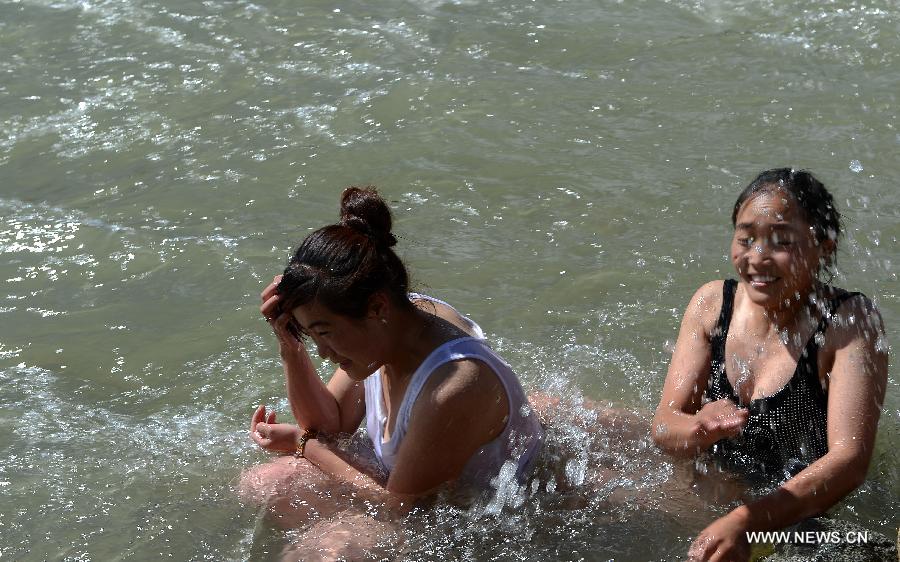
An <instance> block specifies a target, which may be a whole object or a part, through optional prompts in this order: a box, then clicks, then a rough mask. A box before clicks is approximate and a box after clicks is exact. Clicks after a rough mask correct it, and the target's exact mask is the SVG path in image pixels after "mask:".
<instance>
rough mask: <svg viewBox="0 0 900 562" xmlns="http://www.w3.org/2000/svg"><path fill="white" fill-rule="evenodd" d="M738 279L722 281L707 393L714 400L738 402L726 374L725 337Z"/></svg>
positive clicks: (712, 338) (713, 335)
mask: <svg viewBox="0 0 900 562" xmlns="http://www.w3.org/2000/svg"><path fill="white" fill-rule="evenodd" d="M737 285H738V284H737V281H735V280H734V279H726V280H725V281H724V282H723V283H722V310H721V311H720V312H719V319H718V320H717V321H716V327H715V328H713V332H712V337H711V339H710V345H711V346H712V350H711V351H712V363H711V366H712V369H711V370H710V373H709V382H708V383H707V388H706V393H707V395H708V396H709V398H710V399H712V400H719V399H720V398H731V399H732V400H734V401H735V402H737V396H736V395H735V392H734V389H732V388H731V383H730V382H729V381H728V377H727V376H726V375H725V339H726V338H727V337H728V327H729V326H730V325H731V315H732V312H733V311H734V295H735V293H736V292H737Z"/></svg>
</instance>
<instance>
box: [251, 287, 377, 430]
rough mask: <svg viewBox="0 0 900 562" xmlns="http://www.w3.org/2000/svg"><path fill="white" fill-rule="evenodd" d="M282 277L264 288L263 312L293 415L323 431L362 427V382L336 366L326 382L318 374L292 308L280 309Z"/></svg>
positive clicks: (308, 425) (308, 426)
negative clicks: (292, 326)
mask: <svg viewBox="0 0 900 562" xmlns="http://www.w3.org/2000/svg"><path fill="white" fill-rule="evenodd" d="M280 279H281V277H280V276H278V277H275V279H274V280H273V281H272V283H271V284H270V285H269V286H268V287H266V288H265V289H264V290H263V292H262V295H261V297H262V301H263V302H262V305H261V306H260V312H261V313H262V315H263V316H264V317H265V318H266V321H268V323H269V325H270V326H272V330H273V331H274V332H275V336H276V338H277V340H278V349H279V354H280V355H281V362H282V365H283V366H284V378H285V390H286V391H287V397H288V402H289V403H290V405H291V412H292V413H293V414H294V419H296V420H297V423H298V424H300V427H302V428H305V429H314V430H316V431H321V432H323V433H328V434H333V433H348V432H351V431H354V430H355V429H356V428H357V427H359V423H360V421H362V417H363V415H364V413H365V405H364V404H363V396H364V389H363V385H362V383H357V382H355V381H352V380H351V379H350V377H349V376H347V374H346V373H344V372H343V371H342V370H341V369H337V370H336V371H335V373H334V375H333V376H332V378H331V380H330V381H329V384H328V386H326V385H325V384H324V383H323V382H322V379H320V378H319V375H318V373H316V369H315V367H314V366H313V364H312V361H311V360H310V357H309V353H307V351H306V346H305V345H304V344H303V342H302V341H300V340H298V339H297V338H296V336H295V335H294V334H293V333H292V331H291V330H290V329H289V324H290V323H291V322H293V321H294V318H293V315H292V314H291V312H290V311H285V310H281V303H280V299H281V297H280V296H279V295H278V293H277V290H276V288H277V286H278V282H279V281H280Z"/></svg>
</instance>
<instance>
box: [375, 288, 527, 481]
mask: <svg viewBox="0 0 900 562" xmlns="http://www.w3.org/2000/svg"><path fill="white" fill-rule="evenodd" d="M410 298H413V299H423V298H424V299H428V300H431V301H434V302H439V303H441V304H443V305H446V306H450V305H448V304H447V303H445V302H443V301H439V300H438V299H434V298H431V297H427V296H425V295H418V294H411V295H410ZM450 308H452V307H450ZM464 318H465V317H464ZM465 320H466V321H467V322H469V323H470V324H471V326H472V327H473V332H474V333H476V334H477V335H478V336H479V337H463V338H458V339H455V340H451V341H448V342H446V343H444V344H442V345H440V346H438V347H437V348H435V350H434V351H432V352H431V354H430V355H429V356H428V357H426V358H425V361H423V362H422V364H421V365H419V367H418V369H416V371H415V372H414V373H413V375H412V378H411V379H410V381H409V386H408V387H407V388H406V393H405V394H404V395H403V400H402V401H401V402H400V408H399V410H398V411H397V415H396V418H397V419H396V422H395V424H394V431H393V433H391V437H390V439H388V440H384V430H385V424H386V423H387V413H386V412H385V407H384V400H383V394H382V387H381V372H380V371H376V372H374V373H373V374H372V375H371V376H369V377H368V378H366V380H365V389H366V431H367V432H368V434H369V438H370V439H371V440H372V445H373V446H374V448H375V454H376V456H377V457H378V460H379V461H380V462H381V464H382V465H383V466H384V468H385V469H386V470H387V471H388V472H390V471H391V470H393V468H394V461H395V459H396V457H397V452H398V451H399V450H400V444H401V443H402V442H403V438H404V437H405V436H406V431H407V428H408V426H409V417H410V414H411V413H412V409H413V405H414V404H415V402H416V399H417V398H418V397H419V393H420V392H421V391H422V388H423V387H424V386H425V383H426V382H428V378H429V377H430V376H431V374H432V373H433V372H434V371H435V370H436V369H437V368H438V367H440V366H441V365H444V364H445V363H449V362H450V361H458V360H460V359H477V360H479V361H482V362H483V363H485V364H486V365H487V366H489V367H490V368H491V370H493V371H494V373H495V374H496V375H497V378H498V379H500V382H501V383H502V384H503V389H504V390H505V391H506V397H507V399H508V401H509V419H508V420H507V422H506V427H504V429H503V431H502V432H501V433H500V434H499V435H498V436H497V437H495V438H494V439H493V440H492V441H491V442H489V443H487V444H485V445H484V446H482V447H481V448H480V449H479V450H478V451H476V452H475V454H474V455H472V458H470V459H469V461H468V462H467V463H466V466H465V467H464V468H463V471H462V473H461V474H460V476H459V478H458V479H457V484H460V485H463V486H476V487H484V486H486V485H487V484H488V483H489V482H490V480H491V478H493V477H495V476H497V474H498V473H499V472H500V469H501V468H502V467H503V465H504V464H506V463H507V462H512V463H514V465H515V466H516V476H517V478H518V479H519V480H520V481H521V480H522V479H523V478H524V477H525V476H526V474H527V472H528V469H530V468H531V465H532V464H533V461H534V459H535V458H536V457H537V453H538V452H539V450H540V447H541V444H542V443H543V437H544V432H543V429H542V428H541V424H540V421H539V420H538V417H537V414H536V413H535V412H534V411H533V410H532V408H531V406H530V404H529V403H528V397H527V396H525V391H524V390H523V389H522V386H521V385H520V384H519V379H518V377H517V376H516V374H515V373H514V372H513V370H512V368H511V367H510V366H509V364H507V363H506V362H505V361H504V360H503V359H502V358H500V356H499V355H497V354H496V353H494V350H492V349H491V348H490V347H489V346H488V344H487V342H485V340H484V336H483V335H482V331H481V328H480V327H479V326H478V325H477V324H475V323H474V322H472V321H471V320H470V319H468V318H465Z"/></svg>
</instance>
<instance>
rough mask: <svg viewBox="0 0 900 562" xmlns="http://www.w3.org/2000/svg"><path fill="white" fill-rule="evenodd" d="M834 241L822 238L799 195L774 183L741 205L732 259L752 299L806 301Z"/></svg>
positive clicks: (770, 304) (774, 303) (768, 303)
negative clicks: (804, 211)
mask: <svg viewBox="0 0 900 562" xmlns="http://www.w3.org/2000/svg"><path fill="white" fill-rule="evenodd" d="M833 246H834V243H833V242H832V241H830V240H826V241H824V242H823V243H817V241H816V238H815V236H814V234H813V230H812V229H811V228H810V225H809V223H808V222H807V221H806V220H805V219H804V218H803V214H802V212H801V210H800V209H799V208H798V206H797V203H796V200H795V199H794V198H793V197H792V196H791V195H790V194H789V193H787V192H786V191H784V190H783V189H779V188H778V187H772V188H771V189H767V190H764V191H760V192H759V193H758V194H756V195H754V196H752V197H751V198H750V199H748V200H747V201H745V202H744V204H743V205H742V206H741V208H740V210H739V211H738V213H737V217H736V221H735V230H734V238H733V239H732V242H731V261H732V263H733V264H734V267H735V270H736V271H737V273H738V276H739V277H740V279H741V281H742V282H743V283H745V285H746V287H747V294H748V295H749V297H750V299H751V300H752V301H753V302H755V303H757V304H760V305H762V306H765V307H766V308H770V309H779V308H785V307H790V306H794V305H797V304H798V303H800V302H802V303H806V296H807V295H808V294H809V293H810V292H811V291H813V289H814V287H815V283H816V275H817V273H818V271H819V268H820V267H821V263H823V262H824V260H825V259H826V258H827V257H828V255H829V254H830V252H831V251H832V250H833ZM797 295H799V296H800V300H798V299H797ZM786 301H789V302H788V304H786Z"/></svg>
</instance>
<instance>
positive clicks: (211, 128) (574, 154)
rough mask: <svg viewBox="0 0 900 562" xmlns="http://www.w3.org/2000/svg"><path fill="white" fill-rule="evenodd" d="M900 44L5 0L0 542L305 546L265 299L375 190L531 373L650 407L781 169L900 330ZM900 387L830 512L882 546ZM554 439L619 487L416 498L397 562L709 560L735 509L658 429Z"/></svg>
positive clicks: (721, 16) (106, 551)
mask: <svg viewBox="0 0 900 562" xmlns="http://www.w3.org/2000/svg"><path fill="white" fill-rule="evenodd" d="M898 31H900V18H898V15H897V11H896V5H895V4H894V3H893V2H889V1H887V0H871V1H868V0H867V1H855V0H854V1H851V0H834V1H829V2H817V1H813V0H802V1H796V2H775V1H771V0H769V1H759V2H750V1H744V0H721V1H715V0H710V1H702V0H669V1H664V0H641V1H635V2H622V1H618V2H616V1H607V0H601V1H594V0H591V1H588V0H572V1H562V0H547V1H526V0H493V1H483V2H475V1H469V0H461V1H455V2H440V1H434V0H423V1H420V2H375V3H372V2H360V1H358V0H338V1H334V2H321V1H311V2H302V3H298V2H285V1H272V2H265V3H251V2H246V1H231V2H225V1H219V0H209V1H205V2H189V3H185V2H175V1H173V0H160V1H155V2H143V1H139V0H80V1H75V0H55V1H54V0H46V1H42V0H17V1H9V0H3V1H0V174H2V175H0V178H2V180H0V181H2V183H0V254H2V259H0V284H2V286H3V290H2V292H0V299H2V300H0V383H2V384H0V404H2V414H0V415H2V419H3V428H4V431H3V432H2V434H0V453H2V459H3V460H2V462H0V504H2V505H0V557H2V558H3V559H9V560H13V559H16V560H44V559H49V560H114V559H115V560H118V559H128V560H155V559H158V558H162V557H167V558H170V559H176V560H187V559H192V560H200V559H209V560H221V559H234V560H240V559H248V558H249V559H257V560H266V559H275V558H277V557H278V555H279V552H280V549H281V547H282V545H283V544H285V543H286V542H289V540H290V534H288V536H286V535H285V534H284V533H283V532H282V531H280V530H278V528H277V526H275V525H273V524H272V523H271V521H270V520H269V519H267V518H266V517H264V516H263V515H261V514H260V513H258V512H257V511H256V510H255V509H253V508H252V507H249V506H244V505H241V504H240V503H239V502H238V500H237V499H236V498H235V495H234V493H233V492H232V486H233V483H234V480H235V478H236V477H237V476H238V474H239V473H240V470H241V469H242V468H244V467H247V466H250V465H252V464H255V463H258V462H261V461H263V460H265V458H266V455H265V454H263V453H261V452H259V451H257V450H256V449H255V447H254V446H253V445H252V443H251V442H250V441H249V440H248V438H247V428H246V426H247V422H248V419H249V416H250V413H251V412H252V409H253V407H254V405H257V404H260V403H267V404H270V405H274V406H276V408H278V409H279V410H280V411H281V412H282V415H283V416H285V417H287V416H289V414H288V410H287V408H286V403H285V401H284V399H283V398H282V396H283V382H282V375H281V372H280V365H279V362H278V359H277V353H276V347H275V343H274V340H273V338H272V337H271V335H270V334H269V332H268V329H267V326H266V324H265V323H264V322H263V320H262V319H261V318H260V317H259V315H258V312H257V306H258V294H259V291H260V290H261V289H262V287H263V286H264V284H265V283H266V282H267V281H268V280H270V279H271V277H272V275H274V274H275V273H277V272H278V271H279V270H280V269H281V268H282V267H283V265H284V263H285V260H286V257H287V255H288V252H289V251H290V249H291V247H292V246H293V245H294V244H296V243H297V242H298V241H299V240H300V239H301V238H302V237H303V236H304V235H305V234H306V233H308V232H309V231H310V230H311V229H313V228H316V227H319V226H322V225H324V224H326V223H329V222H332V221H333V220H334V219H335V218H336V214H337V201H338V194H339V193H340V190H341V189H342V188H343V187H344V186H346V185H349V184H374V185H377V186H378V187H379V188H380V189H381V191H382V193H383V194H384V195H385V197H386V198H387V199H389V201H390V202H391V205H392V207H393V209H394V211H395V214H396V223H397V225H396V226H397V227H396V233H397V234H398V237H399V238H400V245H399V251H400V253H401V255H402V256H403V257H404V258H405V259H406V260H407V262H408V264H409V266H410V268H411V270H412V274H413V277H414V281H415V286H416V288H417V289H418V290H420V291H422V292H426V293H429V294H432V295H434V296H437V297H440V298H443V299H445V300H448V301H450V302H452V303H453V304H455V305H456V306H457V307H458V308H459V309H460V310H461V311H463V312H465V313H467V314H469V315H471V316H472V317H473V318H475V319H476V320H478V321H479V322H480V323H481V325H482V326H483V327H484V328H485V331H486V332H487V333H488V336H489V338H490V339H491V341H492V342H493V343H494V345H495V347H496V348H497V349H499V350H500V351H501V353H502V354H503V355H504V356H505V357H506V358H507V360H509V362H510V363H511V364H512V365H513V366H514V367H515V369H516V370H517V371H518V372H519V373H520V374H521V376H522V379H523V382H524V384H525V385H526V386H527V387H528V388H529V389H530V390H543V391H550V392H553V393H556V394H558V395H561V396H563V397H565V398H567V399H572V401H573V402H574V401H577V400H576V398H577V397H580V396H584V397H588V398H591V399H594V400H598V401H600V402H601V403H604V404H605V403H609V404H614V405H616V406H619V407H624V408H628V409H630V410H633V411H635V412H637V413H638V415H644V416H646V414H647V412H649V411H652V409H653V408H654V407H655V405H656V401H657V399H658V394H659V390H660V388H661V385H662V381H663V379H664V376H665V369H666V364H667V361H668V358H669V355H670V352H671V347H672V342H673V341H674V339H675V336H676V330H677V326H678V322H679V319H680V315H681V311H682V309H683V307H684V305H685V304H686V302H687V300H688V298H689V297H690V296H691V294H692V293H693V291H694V290H695V289H696V287H698V286H699V285H700V284H702V283H703V282H704V281H707V280H710V279H713V278H721V277H724V276H728V275H730V274H731V273H732V270H731V265H730V263H729V262H728V260H727V257H726V252H727V248H728V244H729V240H730V224H729V220H730V209H731V206H732V205H733V202H734V199H735V197H736V195H737V193H738V192H739V190H740V189H741V188H742V186H743V185H745V184H746V183H747V182H748V181H749V180H750V179H752V178H753V177H754V176H755V175H756V173H757V172H759V171H760V170H762V169H765V168H769V167H775V166H785V165H787V166H791V165H792V166H796V167H804V168H809V169H811V170H813V171H814V172H815V173H816V174H817V175H819V176H820V178H821V179H822V180H823V181H824V182H825V183H826V185H828V186H829V187H830V189H831V190H832V191H833V193H835V196H836V200H837V201H838V203H839V204H840V208H841V210H842V211H844V212H845V213H846V216H847V219H848V220H847V226H848V228H847V237H846V238H845V239H844V240H843V241H842V246H841V253H840V257H839V261H838V265H839V270H840V272H839V275H838V278H837V282H838V284H840V285H842V286H844V287H846V288H848V289H854V290H861V291H863V292H865V293H866V294H867V295H869V296H870V297H871V298H872V299H873V300H874V301H875V302H876V303H877V304H878V306H879V307H880V309H881V311H882V314H883V316H884V319H885V322H886V324H887V331H888V340H889V342H896V341H897V336H898V333H900V298H898V279H897V267H896V264H897V262H898V261H900V249H898V245H897V237H898V234H900V221H898V215H900V191H898V189H897V185H898V184H900V163H898V160H897V154H898V150H900V130H898V126H900V122H898V116H897V107H898V92H900V64H898V62H900V61H898V58H900V33H898ZM322 372H323V374H324V373H325V367H324V366H323V370H322ZM897 387H898V384H897V380H896V376H895V375H892V376H891V378H890V383H889V388H888V397H887V402H886V407H885V411H884V413H883V416H882V421H881V426H880V433H879V438H878V445H877V450H876V452H875V457H874V460H873V463H872V467H871V469H870V473H869V480H868V481H867V483H866V484H865V485H864V486H863V487H862V488H861V489H860V490H858V491H856V492H855V493H854V494H853V495H852V496H851V497H850V498H849V499H847V500H846V501H845V502H844V503H842V504H841V506H840V507H838V508H837V509H836V510H835V512H834V514H835V516H837V517H839V518H842V519H845V520H848V521H850V522H854V523H859V524H861V525H863V526H865V527H866V528H869V529H872V530H876V531H880V532H882V533H885V534H887V535H888V536H895V535H896V529H897V527H896V525H897V519H896V513H897V511H898V507H900V500H898V496H900V485H898V481H900V478H898V472H900V461H898V460H897V458H896V456H895V451H896V450H897V449H898V447H900V400H898V392H897ZM562 410H564V411H567V412H568V413H569V414H572V415H575V414H577V408H576V407H575V406H571V407H569V409H568V410H566V408H565V407H564V408H562ZM554 435H555V436H554V439H555V440H556V445H557V446H558V448H559V450H560V451H562V452H561V453H560V458H559V459H558V462H559V464H560V465H561V466H563V465H564V466H565V467H566V470H565V476H564V478H567V479H568V480H569V484H571V485H573V486H574V487H575V488H576V489H578V488H579V486H581V484H580V483H581V482H582V480H583V475H584V474H585V471H586V470H587V469H589V468H591V467H592V466H594V465H596V464H598V463H599V464H603V463H606V465H607V466H610V467H613V468H614V469H615V470H616V471H618V473H620V474H621V476H620V477H619V480H618V481H616V482H614V483H613V484H610V485H607V486H605V487H602V489H598V490H594V491H591V492H589V493H588V492H583V493H580V494H579V493H576V494H574V495H575V496H577V497H575V499H574V500H573V499H572V497H569V496H567V497H562V494H561V493H560V492H558V491H557V492H554V491H553V490H552V489H551V490H550V491H547V490H546V486H545V483H541V486H540V488H541V489H540V490H539V491H538V493H536V494H535V496H534V497H533V498H532V500H530V501H529V502H527V503H526V506H525V507H524V508H521V509H514V508H510V507H509V506H507V508H506V509H505V510H503V511H500V513H499V514H494V515H492V514H489V513H482V512H474V511H473V512H466V511H465V510H454V509H450V508H445V509H441V510H437V511H435V512H431V513H428V514H420V515H418V516H414V517H412V518H411V519H410V521H409V522H407V524H406V525H407V528H406V540H405V546H404V547H403V551H402V552H403V553H402V557H403V558H404V559H409V560H432V559H454V558H468V559H488V558H492V559H501V560H503V559H533V560H538V559H545V558H548V557H553V558H560V559H572V560H577V559H587V560H599V559H604V560H606V559H616V560H679V559H681V558H683V557H684V554H685V552H686V549H687V546H688V544H689V543H690V540H691V537H692V536H693V535H694V534H695V533H696V532H697V531H698V530H699V529H701V528H702V527H703V526H704V523H705V522H708V521H710V520H711V517H713V516H714V514H715V513H721V512H722V510H723V509H724V508H725V504H716V503H715V502H714V501H711V500H703V503H702V506H701V507H696V506H695V507H690V506H691V505H694V504H692V502H694V503H696V502H695V501H694V500H695V499H696V498H695V499H691V498H687V499H684V500H683V501H684V503H683V504H682V503H679V501H677V500H676V496H677V494H668V493H666V492H663V491H662V490H663V489H666V487H667V486H669V485H671V484H672V482H674V481H675V480H677V477H676V474H677V473H678V471H679V468H678V467H676V466H674V465H672V464H671V463H670V462H669V460H668V459H665V458H664V457H662V456H660V455H658V454H656V453H654V452H653V449H652V447H651V446H650V445H649V443H648V442H647V439H646V438H645V437H644V438H640V437H636V438H634V439H631V440H627V441H626V445H624V446H620V447H613V446H612V445H610V443H611V442H612V441H615V439H614V437H615V436H609V435H607V436H604V435H601V434H594V433H591V432H580V433H579V430H578V429H577V427H575V426H574V425H572V426H568V425H562V426H561V427H560V428H558V430H557V431H556V433H555V434H554ZM611 440H612V441H611ZM690 478H693V477H690ZM548 482H549V481H548ZM551 488H552V487H551ZM582 488H583V486H582ZM632 492H634V493H633V494H632ZM617 494H618V495H617ZM624 496H627V497H624ZM698 497H699V495H698ZM689 513H699V514H700V515H699V516H696V517H693V518H691V517H688V516H687V515H688V514H689Z"/></svg>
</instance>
